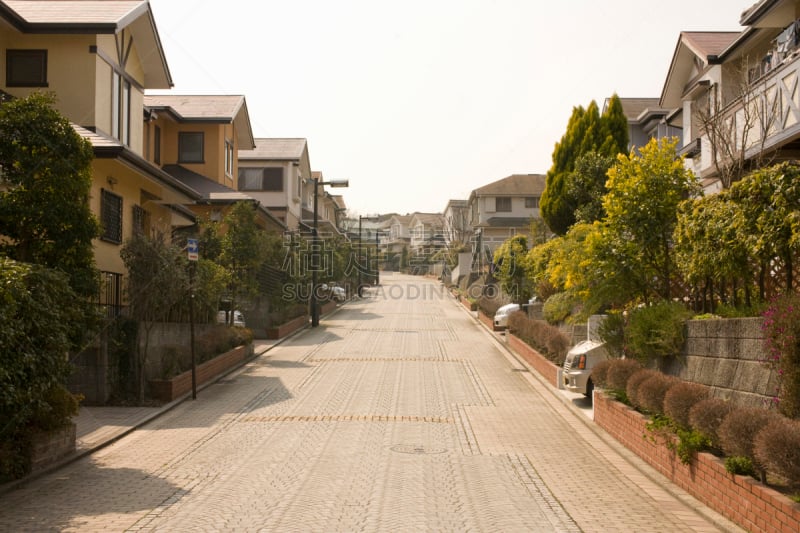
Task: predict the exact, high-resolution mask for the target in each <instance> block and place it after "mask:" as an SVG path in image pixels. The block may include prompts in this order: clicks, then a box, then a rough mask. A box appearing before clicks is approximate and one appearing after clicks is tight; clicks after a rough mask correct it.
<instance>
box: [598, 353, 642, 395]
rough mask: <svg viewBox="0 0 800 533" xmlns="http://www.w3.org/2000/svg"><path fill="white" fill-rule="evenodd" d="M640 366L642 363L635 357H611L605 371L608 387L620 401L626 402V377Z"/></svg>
mask: <svg viewBox="0 0 800 533" xmlns="http://www.w3.org/2000/svg"><path fill="white" fill-rule="evenodd" d="M641 368H642V364H641V363H640V362H639V361H637V360H635V359H613V360H612V364H611V366H609V367H608V372H607V373H606V383H607V387H608V389H609V390H610V391H611V392H612V393H613V394H614V396H616V398H617V399H618V400H620V401H622V402H626V403H627V402H628V396H627V394H626V392H625V391H626V389H627V387H628V379H629V378H630V377H631V376H632V375H633V374H634V373H635V372H636V371H637V370H640V369H641Z"/></svg>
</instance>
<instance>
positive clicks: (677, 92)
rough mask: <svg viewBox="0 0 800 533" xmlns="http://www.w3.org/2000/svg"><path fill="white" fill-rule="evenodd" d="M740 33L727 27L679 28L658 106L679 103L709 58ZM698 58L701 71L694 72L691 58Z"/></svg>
mask: <svg viewBox="0 0 800 533" xmlns="http://www.w3.org/2000/svg"><path fill="white" fill-rule="evenodd" d="M741 35H742V32H731V31H715V32H698V31H682V32H681V34H680V36H679V37H678V43H677V44H676V45H675V52H674V53H673V54H672V61H671V62H670V66H669V70H668V71H667V79H666V80H665V81H664V88H663V89H662V91H661V98H660V100H659V105H660V107H662V108H666V109H674V108H676V107H679V106H680V105H681V100H682V98H683V95H684V92H685V89H686V87H687V86H689V85H690V82H691V81H692V80H693V79H696V78H697V77H699V75H700V74H702V73H703V72H704V71H705V69H706V68H708V65H709V63H710V60H709V58H711V57H713V58H716V57H717V56H719V55H720V54H722V53H723V52H724V51H725V50H726V49H727V48H728V47H729V46H730V45H731V44H733V43H734V42H735V41H736V40H737V39H738V38H739V37H740V36H741ZM698 59H699V61H700V65H701V71H700V72H697V73H695V72H694V69H695V68H696V67H695V61H696V60H698Z"/></svg>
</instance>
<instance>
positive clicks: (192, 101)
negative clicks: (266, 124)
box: [144, 94, 255, 148]
mask: <svg viewBox="0 0 800 533" xmlns="http://www.w3.org/2000/svg"><path fill="white" fill-rule="evenodd" d="M144 105H145V107H147V108H150V109H153V110H161V111H165V112H167V113H169V114H170V115H172V117H173V118H174V119H175V120H176V121H177V122H182V123H192V122H193V123H220V124H230V123H233V124H234V125H235V126H236V131H237V133H238V134H239V144H240V146H242V147H245V148H247V147H253V146H255V144H254V139H253V130H252V128H251V125H250V115H249V113H248V112H247V101H246V100H245V98H244V96H242V95H210V94H202V95H178V94H148V95H145V97H144Z"/></svg>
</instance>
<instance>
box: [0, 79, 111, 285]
mask: <svg viewBox="0 0 800 533" xmlns="http://www.w3.org/2000/svg"><path fill="white" fill-rule="evenodd" d="M54 103H55V99H54V97H53V96H52V95H48V94H42V93H33V94H31V95H30V96H28V97H27V98H19V99H13V100H10V101H7V102H5V103H3V104H2V105H0V168H1V169H2V180H4V181H5V182H6V184H7V185H8V187H7V188H5V189H3V190H1V191H0V235H3V237H4V239H3V241H2V244H0V252H2V253H3V254H4V255H6V256H8V257H11V258H14V259H16V260H18V261H24V262H28V263H37V264H41V265H45V266H47V267H50V268H54V269H58V270H61V271H63V272H65V273H66V274H67V275H68V276H69V279H70V285H71V286H72V288H73V289H74V290H75V292H76V293H77V294H78V295H79V296H81V297H84V298H86V297H89V296H93V295H95V294H96V293H97V289H98V283H99V277H98V272H97V269H96V267H95V263H94V250H93V249H92V239H94V238H95V237H97V236H98V235H99V229H100V226H99V224H98V222H97V219H96V218H95V217H94V215H93V214H92V212H91V210H90V208H89V193H90V190H91V183H92V171H91V164H92V158H93V152H92V147H91V145H90V144H89V142H88V141H86V140H85V139H83V138H81V137H80V135H78V134H77V133H76V132H75V130H74V129H73V128H72V126H71V125H70V123H69V121H68V120H67V119H66V118H64V117H63V116H62V115H61V114H60V113H59V112H58V111H56V110H55V109H54V108H53V105H54Z"/></svg>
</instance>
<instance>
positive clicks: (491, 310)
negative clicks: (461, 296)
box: [468, 296, 509, 317]
mask: <svg viewBox="0 0 800 533" xmlns="http://www.w3.org/2000/svg"><path fill="white" fill-rule="evenodd" d="M468 300H469V301H470V303H472V302H475V301H476V300H475V299H474V298H468ZM477 303H478V309H480V310H481V311H482V312H483V314H484V315H486V316H491V317H493V316H494V315H495V313H497V310H498V309H500V307H502V306H504V305H505V304H507V303H509V302H507V301H505V300H503V299H501V298H498V297H496V296H495V297H489V296H481V297H480V298H478V300H477ZM473 310H474V309H473Z"/></svg>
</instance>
